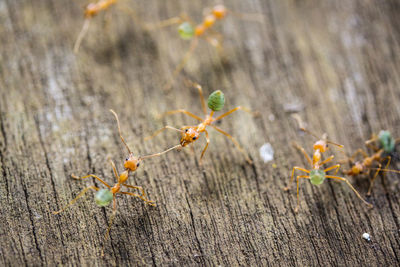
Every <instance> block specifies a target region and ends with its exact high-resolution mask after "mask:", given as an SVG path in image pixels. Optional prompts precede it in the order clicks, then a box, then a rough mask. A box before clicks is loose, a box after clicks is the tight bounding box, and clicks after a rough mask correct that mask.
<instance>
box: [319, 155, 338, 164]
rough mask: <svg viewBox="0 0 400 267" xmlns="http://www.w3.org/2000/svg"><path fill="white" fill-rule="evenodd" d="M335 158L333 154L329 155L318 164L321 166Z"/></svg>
mask: <svg viewBox="0 0 400 267" xmlns="http://www.w3.org/2000/svg"><path fill="white" fill-rule="evenodd" d="M334 158H335V156H334V155H332V156H330V157H329V158H327V159H325V160H324V161H322V162H321V163H320V164H319V165H320V166H322V165H324V164H326V163H328V162H330V161H331V160H333V159H334Z"/></svg>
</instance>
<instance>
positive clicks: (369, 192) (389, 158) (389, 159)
mask: <svg viewBox="0 0 400 267" xmlns="http://www.w3.org/2000/svg"><path fill="white" fill-rule="evenodd" d="M385 159H388V161H387V163H386V166H385V169H387V168H388V167H389V165H390V161H391V157H390V156H387V157H386V158H384V159H383V160H385ZM381 170H382V164H380V163H379V168H378V169H377V170H376V172H375V174H374V177H372V179H371V183H370V185H369V188H368V193H367V196H370V195H371V192H372V186H373V185H374V181H375V179H376V177H378V173H379V172H380V171H381ZM383 175H385V173H383Z"/></svg>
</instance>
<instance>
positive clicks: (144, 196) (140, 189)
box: [122, 184, 154, 203]
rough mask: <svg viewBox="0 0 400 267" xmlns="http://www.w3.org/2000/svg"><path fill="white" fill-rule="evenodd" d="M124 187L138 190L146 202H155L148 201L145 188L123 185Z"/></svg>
mask: <svg viewBox="0 0 400 267" xmlns="http://www.w3.org/2000/svg"><path fill="white" fill-rule="evenodd" d="M122 185H123V186H126V187H128V188H132V189H137V190H139V191H140V192H141V193H142V196H143V198H145V199H146V200H144V201H146V202H150V203H154V201H153V200H148V199H147V198H146V196H147V195H146V192H145V191H144V189H143V187H141V186H137V185H129V184H122Z"/></svg>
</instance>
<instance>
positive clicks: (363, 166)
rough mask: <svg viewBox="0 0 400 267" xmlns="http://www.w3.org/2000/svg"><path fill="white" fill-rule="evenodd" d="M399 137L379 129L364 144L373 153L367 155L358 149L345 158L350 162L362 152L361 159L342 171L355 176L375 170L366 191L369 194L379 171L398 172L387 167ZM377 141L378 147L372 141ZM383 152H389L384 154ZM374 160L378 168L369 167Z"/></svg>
mask: <svg viewBox="0 0 400 267" xmlns="http://www.w3.org/2000/svg"><path fill="white" fill-rule="evenodd" d="M399 140H400V139H397V140H395V139H394V138H393V137H392V136H391V134H390V133H389V132H388V131H381V132H380V133H379V135H378V136H376V135H374V136H373V138H372V139H370V140H367V141H366V142H365V144H366V145H367V146H368V147H369V148H371V149H372V150H374V151H375V153H374V154H372V155H371V156H368V153H367V152H365V151H364V150H363V149H361V148H360V149H358V150H357V151H356V152H355V153H354V154H353V155H352V156H351V157H350V158H348V159H347V161H349V162H350V163H353V162H354V159H355V158H356V156H357V155H358V154H362V156H363V160H362V161H357V162H355V163H354V164H353V165H352V167H351V169H349V170H347V171H344V173H345V174H346V175H349V176H357V175H359V174H364V173H367V175H369V173H370V171H371V170H376V172H375V174H374V176H373V177H372V179H371V182H370V185H369V189H368V193H367V195H368V196H370V195H371V192H372V187H373V184H374V181H375V179H376V178H377V177H378V174H379V172H395V173H400V171H396V170H390V169H387V168H388V166H389V165H390V162H391V156H390V154H392V153H393V152H394V150H395V147H396V143H398V141H399ZM376 141H378V142H379V147H376V146H375V145H374V144H373V143H374V142H376ZM385 154H389V155H388V156H385ZM385 160H387V163H386V166H385V168H384V169H382V164H381V163H383V162H384V161H385ZM374 162H376V163H377V164H378V168H371V166H372V165H373V163H374Z"/></svg>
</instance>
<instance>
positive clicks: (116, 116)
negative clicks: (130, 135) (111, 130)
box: [110, 109, 132, 154]
mask: <svg viewBox="0 0 400 267" xmlns="http://www.w3.org/2000/svg"><path fill="white" fill-rule="evenodd" d="M110 112H111V113H112V114H113V115H114V117H115V119H116V121H117V126H118V133H119V138H121V141H122V143H124V145H125V147H126V149H128V152H129V154H132V152H131V150H130V149H129V147H128V144H127V143H126V142H125V139H124V138H123V137H122V134H121V127H120V125H119V119H118V115H117V113H116V112H115V111H114V110H112V109H110Z"/></svg>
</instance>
